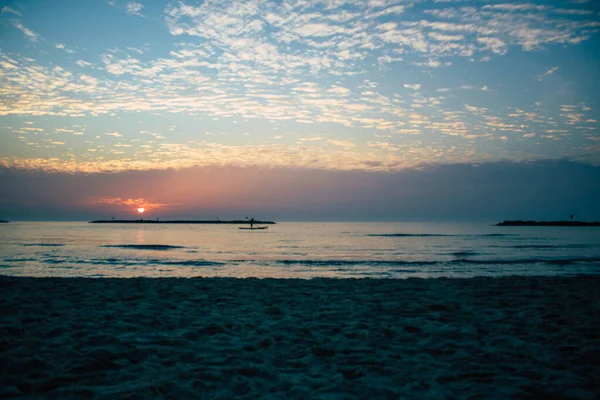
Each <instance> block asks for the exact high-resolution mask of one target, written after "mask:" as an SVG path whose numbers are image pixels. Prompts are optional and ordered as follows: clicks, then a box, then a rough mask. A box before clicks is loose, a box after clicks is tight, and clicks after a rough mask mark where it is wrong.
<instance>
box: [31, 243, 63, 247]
mask: <svg viewBox="0 0 600 400" xmlns="http://www.w3.org/2000/svg"><path fill="white" fill-rule="evenodd" d="M23 246H25V247H33V246H37V247H62V246H64V244H62V243H24V244H23Z"/></svg>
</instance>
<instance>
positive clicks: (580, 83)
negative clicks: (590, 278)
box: [0, 0, 600, 220]
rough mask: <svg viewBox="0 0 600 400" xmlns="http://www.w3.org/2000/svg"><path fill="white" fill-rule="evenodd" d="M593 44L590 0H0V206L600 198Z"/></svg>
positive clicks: (472, 211)
mask: <svg viewBox="0 0 600 400" xmlns="http://www.w3.org/2000/svg"><path fill="white" fill-rule="evenodd" d="M598 49H600V6H599V4H598V2H596V1H593V0H591V1H586V0H570V1H569V0H565V1H531V2H515V1H467V0H455V1H449V0H413V1H398V0H395V1H394V0H364V1H349V0H293V1H292V0H277V1H275V0H273V1H262V0H250V1H225V0H219V1H189V0H185V1H148V0H146V1H142V0H140V1H122V0H89V1H80V0H55V1H52V2H48V1H33V0H29V1H10V0H9V1H8V2H6V1H5V2H3V3H2V5H0V218H3V219H11V218H12V219H69V218H74V219H83V220H85V219H86V218H88V217H92V216H94V217H96V216H99V217H103V216H108V215H111V216H114V215H119V216H122V217H131V216H136V217H137V215H136V214H137V211H136V210H137V208H139V207H144V208H145V210H146V212H145V214H144V215H147V216H148V217H152V218H153V217H157V216H160V217H167V218H168V217H178V218H189V217H198V218H212V217H214V216H215V214H220V215H222V216H226V217H227V216H229V217H232V218H239V217H240V216H242V215H243V216H245V215H246V214H248V213H255V214H260V215H259V217H264V218H266V219H268V218H281V219H325V220H327V219H331V220H335V219H342V220H345V219H359V220H360V219H376V220H386V219H393V220H415V219H424V220H426V219H469V218H480V219H486V218H501V216H502V215H504V216H505V217H506V219H508V218H511V217H527V216H530V215H537V216H538V217H539V218H540V219H547V218H551V217H556V218H559V217H563V215H564V214H565V213H566V215H568V214H569V213H570V212H569V210H576V211H575V212H576V213H578V215H583V216H587V217H589V218H596V219H600V211H599V210H598V207H597V206H596V205H595V204H600V188H599V184H598V183H597V182H600V172H599V171H600V134H599V128H600V124H599V123H598V120H599V118H600V114H599V111H598V110H600V80H599V79H598V72H597V71H600V51H598ZM458 173H460V174H462V175H456V174H458ZM499 177H501V179H500V178H499ZM525 177H529V178H530V181H524V180H523V179H525ZM533 180H534V181H533ZM108 183H110V184H108ZM490 184H492V185H491V186H490ZM59 188H62V189H59ZM242 189H243V190H242ZM561 191H567V192H568V194H565V193H562V192H561ZM492 193H494V194H495V195H494V196H492ZM490 196H492V197H490ZM549 197H551V198H549ZM446 200H447V201H446ZM565 219H566V217H565Z"/></svg>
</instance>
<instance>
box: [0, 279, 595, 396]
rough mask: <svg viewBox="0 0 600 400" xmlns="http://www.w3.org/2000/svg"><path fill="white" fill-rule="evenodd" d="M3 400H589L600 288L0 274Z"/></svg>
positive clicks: (587, 284) (538, 282) (587, 283)
mask: <svg viewBox="0 0 600 400" xmlns="http://www.w3.org/2000/svg"><path fill="white" fill-rule="evenodd" d="M0 287H1V296H0V311H1V315H2V319H1V325H0V332H1V335H0V349H1V353H2V357H1V365H0V367H1V368H0V369H1V373H0V387H1V388H0V397H2V398H9V397H11V396H12V397H22V398H56V399H68V398H92V397H93V398H106V399H115V398H119V399H138V398H140V399H141V398H186V399H187V398H198V399H231V398H248V399H256V398H260V399H286V398H290V399H309V398H310V399H367V398H368V399H397V398H408V399H411V398H434V399H446V398H448V399H450V398H456V399H488V398H498V399H506V398H514V399H542V398H544V399H594V398H600V277H598V276H594V277H571V278H557V277H527V278H523V277H506V278H473V279H425V280H423V279H408V280H374V279H360V280H358V279H357V280H354V279H344V280H329V279H314V280H275V279H265V280H259V279H225V278H215V279H202V278H197V279H176V278H173V279H145V278H134V279H85V278H65V279H61V278H17V277H5V276H2V277H0Z"/></svg>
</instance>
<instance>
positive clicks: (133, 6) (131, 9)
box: [125, 1, 144, 17]
mask: <svg viewBox="0 0 600 400" xmlns="http://www.w3.org/2000/svg"><path fill="white" fill-rule="evenodd" d="M143 8H144V5H143V4H141V3H136V2H134V1H130V2H129V3H127V4H126V5H125V11H126V12H127V14H131V15H137V16H140V17H143V16H144V15H143V14H142V13H141V11H142V9H143Z"/></svg>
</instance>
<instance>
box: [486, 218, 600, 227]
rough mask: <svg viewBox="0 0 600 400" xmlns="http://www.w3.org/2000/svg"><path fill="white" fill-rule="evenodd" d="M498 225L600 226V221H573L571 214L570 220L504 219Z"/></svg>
mask: <svg viewBox="0 0 600 400" xmlns="http://www.w3.org/2000/svg"><path fill="white" fill-rule="evenodd" d="M496 226H600V221H594V222H585V221H573V215H571V220H570V221H521V220H516V221H503V222H500V223H497V224H496Z"/></svg>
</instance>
